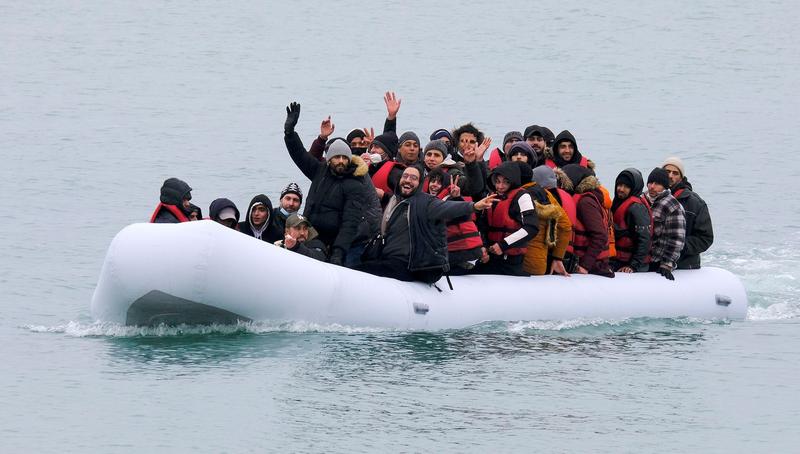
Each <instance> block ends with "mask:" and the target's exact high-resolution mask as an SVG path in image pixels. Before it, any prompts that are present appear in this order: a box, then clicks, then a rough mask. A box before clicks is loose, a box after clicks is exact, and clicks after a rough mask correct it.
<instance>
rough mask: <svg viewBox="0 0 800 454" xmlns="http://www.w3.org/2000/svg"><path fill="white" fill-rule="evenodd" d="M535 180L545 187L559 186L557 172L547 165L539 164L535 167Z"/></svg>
mask: <svg viewBox="0 0 800 454" xmlns="http://www.w3.org/2000/svg"><path fill="white" fill-rule="evenodd" d="M533 181H535V182H536V184H538V185H539V186H541V187H543V188H545V189H552V188H555V187H556V186H557V184H556V173H555V172H553V169H551V168H550V167H547V166H539V167H537V168H535V169H533Z"/></svg>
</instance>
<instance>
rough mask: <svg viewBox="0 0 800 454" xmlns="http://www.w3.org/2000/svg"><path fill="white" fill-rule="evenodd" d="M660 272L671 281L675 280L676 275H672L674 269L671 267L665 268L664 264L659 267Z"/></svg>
mask: <svg viewBox="0 0 800 454" xmlns="http://www.w3.org/2000/svg"><path fill="white" fill-rule="evenodd" d="M658 274H660V275H662V276H664V277H665V278H667V279H669V280H670V281H674V280H675V276H673V275H672V271H671V270H670V269H669V268H664V267H663V266H659V267H658Z"/></svg>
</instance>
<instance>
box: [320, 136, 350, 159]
mask: <svg viewBox="0 0 800 454" xmlns="http://www.w3.org/2000/svg"><path fill="white" fill-rule="evenodd" d="M334 156H346V157H347V158H350V157H351V156H353V150H351V149H350V145H349V144H348V143H347V142H345V141H344V139H342V138H341V137H337V138H335V139H333V140H331V141H330V142H329V143H328V151H326V152H325V160H326V161H330V160H331V158H332V157H334Z"/></svg>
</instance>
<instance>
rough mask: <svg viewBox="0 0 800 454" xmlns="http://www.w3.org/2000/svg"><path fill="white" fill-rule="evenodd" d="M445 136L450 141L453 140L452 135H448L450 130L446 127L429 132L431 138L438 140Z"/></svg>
mask: <svg viewBox="0 0 800 454" xmlns="http://www.w3.org/2000/svg"><path fill="white" fill-rule="evenodd" d="M445 137H447V140H449V141H450V142H451V143H452V142H453V136H451V135H450V131H448V130H446V129H437V130H436V131H433V132H432V133H431V140H438V139H443V138H445Z"/></svg>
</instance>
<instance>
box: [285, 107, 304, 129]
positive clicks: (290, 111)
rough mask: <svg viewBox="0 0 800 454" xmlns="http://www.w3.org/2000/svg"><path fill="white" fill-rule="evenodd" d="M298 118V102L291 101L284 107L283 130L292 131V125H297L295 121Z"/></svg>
mask: <svg viewBox="0 0 800 454" xmlns="http://www.w3.org/2000/svg"><path fill="white" fill-rule="evenodd" d="M299 119H300V104H298V103H296V102H292V103H291V104H289V106H288V107H286V123H284V124H283V132H285V133H286V134H291V133H293V132H294V127H295V126H297V121H298V120H299Z"/></svg>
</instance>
